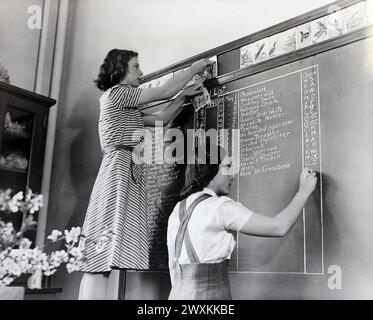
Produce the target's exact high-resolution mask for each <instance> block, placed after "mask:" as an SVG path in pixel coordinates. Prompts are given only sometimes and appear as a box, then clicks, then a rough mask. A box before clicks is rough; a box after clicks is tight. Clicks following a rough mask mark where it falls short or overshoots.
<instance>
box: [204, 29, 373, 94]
mask: <svg viewBox="0 0 373 320" xmlns="http://www.w3.org/2000/svg"><path fill="white" fill-rule="evenodd" d="M371 36H373V26H371V27H366V28H364V29H360V30H358V31H354V32H351V33H347V34H345V35H342V36H340V37H338V38H333V39H330V40H326V41H324V42H321V43H318V44H315V45H312V46H309V47H306V48H303V49H299V50H297V51H293V52H290V53H287V54H284V55H282V56H278V57H276V58H273V59H269V60H266V61H263V62H260V63H257V64H255V65H253V66H250V67H247V68H243V69H238V70H236V71H233V72H230V73H227V74H224V75H222V76H220V77H218V78H215V79H212V80H210V81H208V82H207V87H208V88H212V87H215V86H218V85H222V84H225V83H228V82H231V81H234V80H238V79H241V78H244V77H247V76H250V75H253V74H256V73H259V72H263V71H266V70H269V69H273V68H276V67H279V66H281V65H284V64H288V63H291V62H294V61H297V60H302V59H305V58H308V57H310V56H314V55H316V54H319V53H322V52H325V51H329V50H332V49H335V48H338V47H341V46H344V45H346V44H349V43H352V42H356V41H359V40H363V39H365V38H368V37H371Z"/></svg>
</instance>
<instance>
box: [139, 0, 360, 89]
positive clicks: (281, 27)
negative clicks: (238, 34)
mask: <svg viewBox="0 0 373 320" xmlns="http://www.w3.org/2000/svg"><path fill="white" fill-rule="evenodd" d="M359 2H364V1H362V0H339V1H335V2H332V3H330V4H328V5H325V6H323V7H320V8H317V9H314V10H312V11H309V12H307V13H305V14H303V15H300V16H297V17H295V18H291V19H289V20H286V21H284V22H281V23H279V24H276V25H274V26H271V27H268V28H266V29H263V30H260V31H258V32H256V33H253V34H251V35H248V36H245V37H243V38H240V39H237V40H234V41H232V42H229V43H227V44H224V45H222V46H219V47H216V48H214V49H211V50H208V51H205V52H203V53H200V54H197V55H195V56H193V57H190V58H188V59H185V60H182V61H180V62H177V63H174V64H172V65H170V66H168V67H165V68H163V69H160V70H158V71H155V72H152V73H149V74H148V75H145V76H144V77H143V79H142V81H141V83H145V82H148V81H150V80H153V79H157V78H159V77H161V76H163V75H166V74H169V73H171V72H175V71H177V70H179V69H182V68H186V67H188V66H190V65H191V64H192V63H193V62H195V61H197V60H199V59H202V58H210V57H213V56H217V55H220V54H223V53H227V52H229V51H232V50H235V49H238V48H240V47H243V46H245V45H248V44H250V43H252V42H255V41H257V40H260V39H264V38H267V37H270V36H272V35H275V34H278V33H281V32H283V31H286V30H289V29H292V28H294V27H297V26H299V25H302V24H304V23H307V22H310V21H313V20H316V19H318V18H321V17H323V16H325V15H327V14H329V13H331V12H329V10H330V8H331V7H333V6H335V7H339V8H340V9H344V8H347V7H349V6H352V5H354V4H356V3H359Z"/></svg>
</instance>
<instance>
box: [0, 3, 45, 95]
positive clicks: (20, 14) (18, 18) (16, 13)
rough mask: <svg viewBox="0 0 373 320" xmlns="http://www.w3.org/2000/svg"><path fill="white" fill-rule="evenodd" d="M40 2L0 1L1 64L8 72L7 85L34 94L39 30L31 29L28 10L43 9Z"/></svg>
mask: <svg viewBox="0 0 373 320" xmlns="http://www.w3.org/2000/svg"><path fill="white" fill-rule="evenodd" d="M43 2H44V1H43V0H17V1H14V0H1V1H0V62H1V63H2V64H3V65H4V67H5V68H6V69H7V70H8V74H9V77H10V83H11V84H13V85H15V86H18V87H21V88H23V89H26V90H30V91H34V86H35V80H36V69H37V63H38V55H39V39H40V32H41V31H40V30H39V29H30V28H29V27H28V25H27V20H28V19H29V17H30V14H28V12H27V10H28V8H29V7H30V6H31V5H38V6H40V8H42V7H43Z"/></svg>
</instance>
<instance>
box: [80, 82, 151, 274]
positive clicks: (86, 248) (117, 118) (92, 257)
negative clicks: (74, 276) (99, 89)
mask: <svg viewBox="0 0 373 320" xmlns="http://www.w3.org/2000/svg"><path fill="white" fill-rule="evenodd" d="M140 93H141V89H140V88H133V87H131V86H129V85H124V84H119V85H116V86H114V87H112V88H110V89H108V90H107V91H105V92H104V93H103V95H102V96H101V98H100V120H99V136H100V144H101V148H102V149H104V148H105V147H107V146H111V145H127V146H133V147H135V149H134V152H136V150H137V152H138V151H139V150H140V149H141V141H142V137H143V130H144V122H143V120H142V117H141V114H140V111H139V110H138V101H139V97H140ZM142 170H143V168H142V166H140V165H134V164H133V162H132V154H131V152H130V151H128V150H123V149H121V150H114V151H111V152H109V153H106V154H105V155H104V157H103V160H102V163H101V166H100V170H99V172H98V176H97V178H96V181H95V184H94V186H93V190H92V193H91V197H90V201H89V205H88V210H87V213H86V217H85V221H84V225H83V235H84V237H83V238H82V240H81V243H80V245H81V247H82V248H83V253H84V257H85V262H84V264H83V267H82V268H81V271H83V272H108V271H111V270H112V269H135V270H143V269H148V268H149V246H148V229H147V228H148V225H147V214H146V185H145V179H144V175H143V171H142Z"/></svg>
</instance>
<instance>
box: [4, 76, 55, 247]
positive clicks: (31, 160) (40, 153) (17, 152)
mask: <svg viewBox="0 0 373 320" xmlns="http://www.w3.org/2000/svg"><path fill="white" fill-rule="evenodd" d="M55 103H56V101H55V100H53V99H50V98H48V97H44V96H42V95H39V94H35V93H33V92H30V91H27V90H24V89H21V88H18V87H15V86H12V85H9V84H7V83H3V82H0V189H3V190H5V189H9V188H10V189H12V190H13V193H14V194H15V193H16V192H18V191H23V192H26V190H27V188H31V190H32V191H33V192H36V193H40V192H41V181H42V174H43V162H44V151H45V144H46V137H47V124H48V115H49V109H50V107H52V106H53V105H54V104H55ZM3 218H4V217H3ZM6 219H7V220H10V221H11V222H13V224H14V226H15V227H17V228H18V227H19V226H20V224H21V222H22V217H21V215H18V214H14V215H11V216H8V217H6ZM35 219H37V216H36V217H35ZM27 237H28V238H29V239H30V240H32V241H33V242H34V241H35V237H36V231H32V232H31V234H27Z"/></svg>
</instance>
